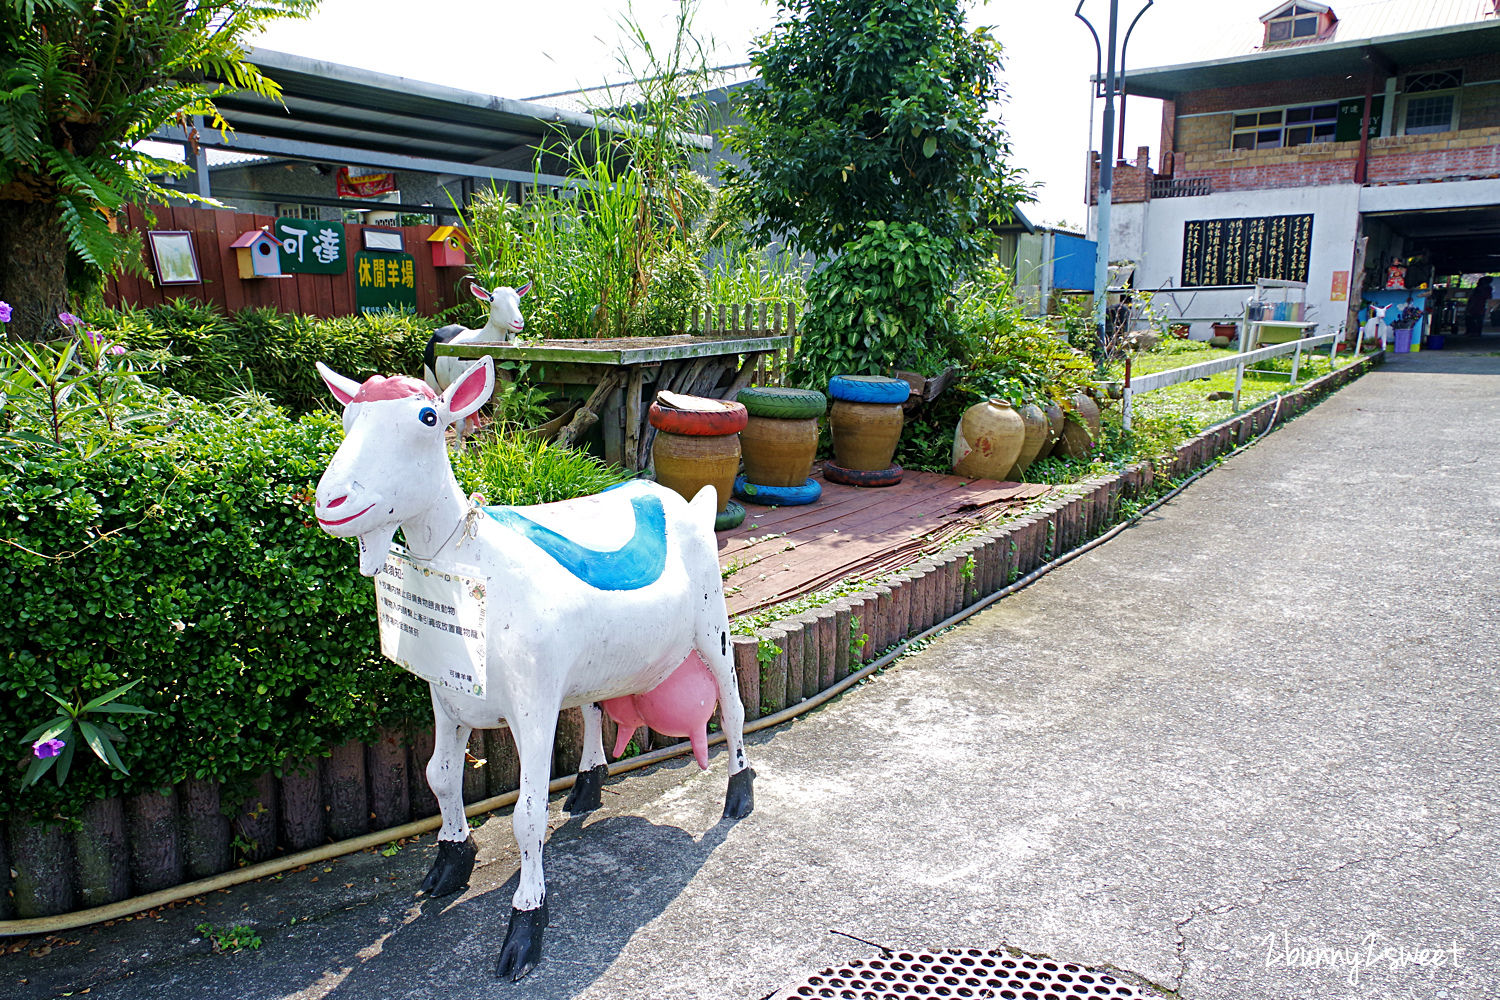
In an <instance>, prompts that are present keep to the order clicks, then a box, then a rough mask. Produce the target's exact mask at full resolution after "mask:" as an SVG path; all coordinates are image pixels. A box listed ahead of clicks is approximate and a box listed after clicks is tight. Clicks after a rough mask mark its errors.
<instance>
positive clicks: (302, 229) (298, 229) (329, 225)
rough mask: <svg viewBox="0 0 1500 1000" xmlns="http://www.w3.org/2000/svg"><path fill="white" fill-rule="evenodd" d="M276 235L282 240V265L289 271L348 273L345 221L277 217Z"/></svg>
mask: <svg viewBox="0 0 1500 1000" xmlns="http://www.w3.org/2000/svg"><path fill="white" fill-rule="evenodd" d="M272 235H273V236H275V237H276V240H277V242H278V243H280V244H281V260H282V266H283V268H284V269H285V270H286V271H287V272H288V273H292V274H343V273H344V270H345V268H346V266H347V263H346V262H347V257H346V254H345V250H344V225H343V223H341V222H320V221H318V220H316V219H293V218H289V217H283V218H279V219H277V220H276V223H275V226H274V227H273V228H272Z"/></svg>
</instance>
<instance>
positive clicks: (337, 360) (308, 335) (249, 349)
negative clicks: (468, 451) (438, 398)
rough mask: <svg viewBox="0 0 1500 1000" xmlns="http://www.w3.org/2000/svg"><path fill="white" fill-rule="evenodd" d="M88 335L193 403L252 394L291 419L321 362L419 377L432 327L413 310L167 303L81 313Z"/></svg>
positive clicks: (315, 394)
mask: <svg viewBox="0 0 1500 1000" xmlns="http://www.w3.org/2000/svg"><path fill="white" fill-rule="evenodd" d="M84 319H85V320H86V321H87V323H88V324H89V328H90V329H91V330H93V331H94V332H95V333H98V334H102V335H103V336H105V337H107V338H108V339H110V340H114V341H118V342H120V343H123V344H125V345H126V346H127V347H129V348H130V349H131V350H132V351H136V352H142V355H143V359H149V360H150V361H151V362H152V364H153V366H154V367H155V368H156V369H157V370H156V371H154V372H151V373H147V374H146V375H145V377H146V378H148V379H149V380H150V381H152V382H154V383H155V384H157V385H161V386H163V387H166V388H170V389H176V390H177V391H178V392H182V393H186V394H187V395H190V396H195V397H197V398H199V399H206V400H218V399H223V398H225V397H226V396H230V395H233V394H235V393H236V392H239V391H242V390H247V389H253V390H255V391H257V392H261V393H264V394H265V395H267V396H269V397H270V398H271V399H272V400H273V401H275V402H276V403H278V404H280V405H281V406H284V407H286V408H287V409H289V410H291V411H292V412H294V413H307V412H309V411H311V410H315V409H319V408H320V407H322V405H323V403H324V401H325V400H327V398H328V390H327V389H326V388H325V387H324V385H323V383H322V380H320V379H319V378H318V372H317V369H315V368H314V367H313V363H314V362H315V361H321V362H323V363H324V364H326V365H329V366H330V367H332V368H333V369H334V370H336V371H339V372H342V373H343V374H345V375H348V376H349V377H350V378H354V379H360V380H363V379H365V378H366V377H368V376H370V375H377V374H379V375H393V374H397V373H404V374H407V375H418V376H419V375H421V374H422V352H423V350H424V349H425V348H426V346H427V340H428V338H429V337H430V336H431V335H432V331H433V330H435V329H437V327H438V326H440V325H442V321H440V320H435V319H430V318H424V317H421V316H417V315H416V314H414V313H400V312H397V313H373V314H370V315H368V316H341V317H338V318H336V319H317V318H315V317H311V316H300V315H289V314H287V313H280V312H277V311H275V310H274V309H246V310H243V311H241V312H238V313H235V314H234V315H233V316H226V315H225V314H224V313H223V312H221V311H219V309H218V307H216V306H212V305H203V304H201V303H198V302H194V301H191V300H188V299H177V300H174V301H173V302H169V303H167V304H166V305H162V306H153V307H151V308H149V309H132V308H129V307H127V308H124V309H118V310H117V309H103V308H101V309H91V310H88V311H87V313H86V315H85V317H84Z"/></svg>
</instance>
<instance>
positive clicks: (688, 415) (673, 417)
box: [647, 396, 750, 437]
mask: <svg viewBox="0 0 1500 1000" xmlns="http://www.w3.org/2000/svg"><path fill="white" fill-rule="evenodd" d="M676 398H677V399H680V400H691V401H692V403H693V408H692V409H687V408H682V407H676V406H663V405H662V404H661V403H660V402H656V403H652V404H651V409H650V410H649V411H648V412H647V417H648V419H649V420H650V421H651V426H652V427H655V428H656V429H657V430H660V431H665V432H666V433H668V434H690V435H693V436H694V437H719V436H721V435H724V434H738V433H739V432H740V431H742V430H744V429H745V424H746V423H748V422H749V420H750V414H749V412H748V411H746V409H745V404H743V403H736V402H733V401H732V400H727V399H703V398H701V397H698V396H677V397H676Z"/></svg>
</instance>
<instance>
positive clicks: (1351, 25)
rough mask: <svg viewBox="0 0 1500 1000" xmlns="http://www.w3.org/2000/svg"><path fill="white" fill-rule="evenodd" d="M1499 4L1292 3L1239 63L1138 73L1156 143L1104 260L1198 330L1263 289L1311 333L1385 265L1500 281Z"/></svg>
mask: <svg viewBox="0 0 1500 1000" xmlns="http://www.w3.org/2000/svg"><path fill="white" fill-rule="evenodd" d="M1497 6H1500V0H1422V2H1420V3H1416V2H1411V0H1377V2H1369V0H1366V2H1363V3H1357V4H1352V5H1349V6H1344V5H1340V6H1337V7H1330V6H1327V5H1324V4H1319V3H1312V2H1310V0H1293V2H1288V3H1283V4H1281V5H1280V6H1278V7H1276V8H1274V9H1273V10H1271V11H1270V12H1268V13H1267V14H1265V15H1264V16H1262V17H1261V18H1260V20H1259V23H1256V24H1253V25H1247V26H1246V29H1247V37H1246V38H1245V39H1244V40H1243V42H1242V43H1241V44H1240V45H1239V46H1238V47H1239V48H1240V51H1239V53H1238V54H1234V55H1229V56H1226V57H1224V58H1219V59H1212V60H1205V61H1199V62H1191V63H1183V64H1180V65H1174V66H1160V67H1154V68H1149V69H1141V70H1131V71H1130V73H1129V75H1128V77H1127V78H1126V81H1125V91H1126V94H1127V96H1128V97H1133V96H1139V97H1150V98H1157V99H1159V100H1161V101H1162V102H1163V103H1162V126H1161V148H1160V151H1159V155H1158V159H1157V164H1156V167H1155V168H1154V169H1153V168H1152V166H1151V164H1150V162H1149V150H1148V149H1147V148H1146V147H1142V148H1141V149H1140V150H1139V152H1138V153H1137V158H1136V161H1135V162H1134V163H1129V162H1126V161H1124V160H1121V161H1120V162H1119V165H1118V166H1117V167H1116V172H1115V190H1114V198H1113V199H1112V206H1113V207H1112V212H1111V215H1112V219H1111V226H1110V230H1111V237H1112V238H1111V247H1110V257H1111V258H1112V259H1113V260H1122V259H1123V260H1131V261H1134V262H1136V264H1137V268H1136V271H1135V286H1136V287H1137V288H1145V289H1153V290H1157V289H1160V290H1162V292H1163V294H1161V295H1158V297H1157V302H1158V304H1159V305H1161V306H1163V307H1165V308H1166V310H1167V312H1168V313H1169V314H1170V315H1174V316H1186V317H1193V318H1195V319H1200V320H1206V318H1209V317H1213V316H1221V317H1228V316H1234V315H1237V314H1239V312H1240V310H1241V308H1242V305H1243V302H1244V300H1245V299H1246V297H1247V295H1248V294H1249V293H1250V292H1251V291H1252V290H1253V288H1254V284H1255V280H1256V279H1257V278H1273V279H1281V280H1289V281H1305V282H1307V286H1308V287H1307V290H1306V295H1307V302H1308V304H1309V306H1310V307H1311V316H1310V318H1311V319H1314V320H1317V321H1318V323H1319V324H1320V327H1319V328H1320V331H1323V332H1326V331H1330V330H1333V329H1337V328H1338V327H1339V326H1340V325H1344V324H1347V323H1348V321H1349V318H1350V316H1351V315H1352V310H1351V306H1357V304H1358V302H1359V298H1360V294H1361V291H1362V290H1367V289H1371V288H1374V287H1381V286H1383V285H1384V284H1385V283H1386V281H1387V269H1388V266H1389V265H1390V264H1391V263H1392V261H1393V259H1394V258H1400V259H1402V260H1403V261H1404V260H1408V259H1412V258H1425V261H1426V263H1427V265H1429V266H1430V269H1431V277H1430V279H1429V280H1438V281H1441V280H1442V279H1443V278H1445V277H1450V276H1451V277H1452V278H1453V281H1452V283H1453V284H1454V285H1458V284H1462V283H1465V282H1464V281H1463V279H1462V278H1461V277H1460V276H1462V275H1465V274H1467V275H1470V278H1469V279H1468V283H1472V281H1473V275H1475V274H1479V273H1485V272H1495V271H1500V17H1497ZM1094 159H1095V163H1094V169H1095V170H1097V154H1094ZM1095 186H1096V185H1094V184H1091V185H1090V189H1091V192H1092V190H1093V189H1094V188H1095ZM1091 198H1092V193H1091ZM1091 225H1092V211H1091ZM1419 276H1420V277H1427V276H1428V275H1427V274H1426V272H1425V268H1420V265H1419V271H1418V273H1417V274H1414V275H1413V277H1419ZM1463 295H1464V292H1462V291H1457V290H1456V291H1455V292H1454V293H1452V297H1456V298H1459V299H1461V298H1462V297H1463ZM1206 326H1207V324H1206V322H1200V323H1198V324H1195V328H1194V336H1204V335H1206V333H1207V330H1206Z"/></svg>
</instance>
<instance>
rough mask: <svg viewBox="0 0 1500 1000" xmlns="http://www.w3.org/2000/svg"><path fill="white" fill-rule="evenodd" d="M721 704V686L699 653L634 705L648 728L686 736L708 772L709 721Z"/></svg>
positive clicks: (697, 757) (700, 765)
mask: <svg viewBox="0 0 1500 1000" xmlns="http://www.w3.org/2000/svg"><path fill="white" fill-rule="evenodd" d="M718 701H719V687H718V685H717V684H715V683H714V678H713V674H710V673H709V672H708V665H707V664H706V663H704V662H703V658H702V657H701V656H699V655H698V652H697V650H694V651H693V652H691V653H689V654H688V656H687V659H685V660H683V661H682V665H681V666H680V667H678V668H677V669H676V670H674V671H672V675H671V676H670V677H668V678H667V679H666V680H664V681H662V682H661V683H660V684H658V685H656V687H654V688H652V689H651V690H650V691H647V692H646V693H645V694H638V695H636V696H635V705H636V708H637V710H638V711H639V712H640V713H641V718H643V719H645V720H646V725H648V726H650V727H651V728H652V729H654V730H656V731H657V732H658V733H662V734H663V735H666V736H686V737H687V738H688V739H689V740H690V741H691V742H692V744H693V757H694V759H696V760H697V761H698V766H699V767H701V768H703V769H704V770H705V771H706V770H708V720H709V718H711V717H712V716H713V714H714V706H715V705H717V704H718Z"/></svg>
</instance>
